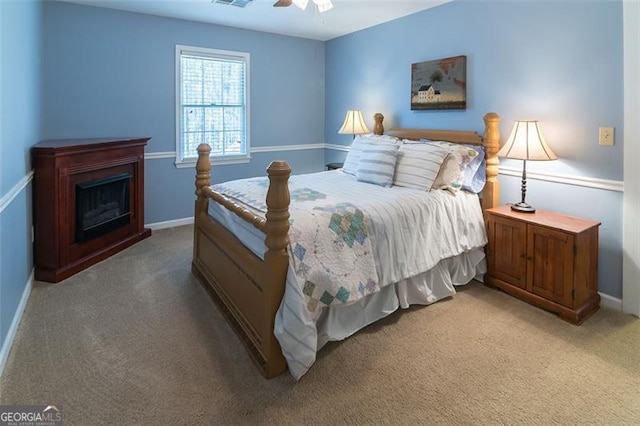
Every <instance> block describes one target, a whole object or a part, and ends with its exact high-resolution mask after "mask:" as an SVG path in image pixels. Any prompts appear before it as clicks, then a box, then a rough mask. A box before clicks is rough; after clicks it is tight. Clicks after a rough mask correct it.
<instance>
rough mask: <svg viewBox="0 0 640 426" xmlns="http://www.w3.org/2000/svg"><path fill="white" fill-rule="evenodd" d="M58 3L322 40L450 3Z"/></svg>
mask: <svg viewBox="0 0 640 426" xmlns="http://www.w3.org/2000/svg"><path fill="white" fill-rule="evenodd" d="M0 1H2V0H0ZM62 1H66V2H69V3H78V4H85V5H90V6H98V7H106V8H111V9H119V10H126V11H131V12H138V13H145V14H149V15H157V16H166V17H171V18H179V19H186V20H189V21H197V22H206V23H212V24H219V25H226V26H231V27H239V28H246V29H251V30H258V31H266V32H270V33H276V34H283V35H288V36H294V37H304V38H310V39H314V40H321V41H326V40H331V39H332V38H336V37H340V36H342V35H345V34H349V33H352V32H355V31H358V30H361V29H364V28H368V27H372V26H374V25H378V24H381V23H383V22H387V21H391V20H394V19H397V18H400V17H402V16H406V15H410V14H412V13H416V12H419V11H421V10H425V9H429V8H431V7H435V6H438V5H440V4H443V3H448V2H449V1H453V0H395V1H394V0H392V1H376V0H332V1H333V5H334V7H333V9H331V10H329V11H328V12H325V13H319V12H318V11H317V9H316V7H315V5H314V4H313V3H312V2H309V6H308V7H307V9H306V10H300V9H299V8H297V7H296V6H290V7H273V3H275V1H276V0H254V2H253V3H252V4H250V5H248V6H247V7H244V8H240V7H236V6H228V5H223V4H219V3H212V2H211V0H62Z"/></svg>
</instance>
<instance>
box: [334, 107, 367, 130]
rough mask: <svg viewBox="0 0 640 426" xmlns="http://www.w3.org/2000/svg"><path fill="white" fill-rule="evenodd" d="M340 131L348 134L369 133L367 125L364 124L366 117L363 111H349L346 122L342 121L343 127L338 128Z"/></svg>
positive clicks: (345, 118)
mask: <svg viewBox="0 0 640 426" xmlns="http://www.w3.org/2000/svg"><path fill="white" fill-rule="evenodd" d="M338 133H342V134H346V135H360V134H363V133H369V129H367V125H366V124H364V118H362V111H358V110H355V109H350V110H349V111H347V115H346V116H345V117H344V123H342V127H340V130H338Z"/></svg>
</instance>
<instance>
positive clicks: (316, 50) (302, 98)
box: [43, 2, 325, 223]
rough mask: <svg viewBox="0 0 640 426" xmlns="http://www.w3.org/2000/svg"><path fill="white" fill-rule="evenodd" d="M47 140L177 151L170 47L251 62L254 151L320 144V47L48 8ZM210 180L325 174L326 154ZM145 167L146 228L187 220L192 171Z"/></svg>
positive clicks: (164, 162) (168, 165) (264, 160)
mask: <svg viewBox="0 0 640 426" xmlns="http://www.w3.org/2000/svg"><path fill="white" fill-rule="evenodd" d="M44 11H45V15H44V34H45V38H44V78H43V84H44V91H43V93H44V104H43V134H44V137H45V138H47V139H52V138H81V137H101V136H105V137H109V136H123V135H125V136H131V135H133V136H137V135H145V136H151V137H152V139H151V140H150V141H149V144H148V145H147V149H146V152H147V153H153V152H169V151H175V81H176V80H175V46H176V44H181V45H189V46H199V47H207V48H214V49H224V50H237V51H242V52H249V53H250V55H251V81H250V96H251V98H250V102H251V115H250V119H251V122H250V129H251V135H250V138H251V139H250V143H251V147H252V148H256V147H268V146H274V145H292V144H293V145H298V144H312V143H322V142H324V92H325V88H324V61H325V58H324V43H322V42H319V41H312V40H306V39H301V38H293V37H286V36H279V35H274V34H267V33H261V32H255V31H247V30H242V29H237V28H230V27H224V26H217V25H208V24H200V23H195V22H189V21H182V20H177V19H167V18H161V17H156V16H149V15H142V14H136V13H129V12H122V11H115V10H109V9H101V8H95V7H89V6H80V5H75V4H70V3H59V2H47V3H45V5H44ZM253 157H254V158H253V160H252V161H251V163H249V164H237V165H227V166H220V167H218V168H216V169H214V172H213V179H214V181H217V182H220V181H224V180H228V179H234V178H240V177H247V176H257V175H263V174H264V173H265V169H266V167H267V165H268V163H269V161H270V160H273V159H274V157H278V158H281V159H285V160H287V161H290V164H291V166H292V168H293V169H294V172H295V173H303V172H311V171H319V170H322V166H323V163H324V152H323V150H322V149H316V150H305V151H281V152H278V153H275V154H274V153H272V152H271V153H255V154H253ZM174 161H175V160H174V159H168V158H165V159H155V160H147V161H146V163H145V167H146V173H145V198H146V200H145V201H146V202H145V223H155V222H160V221H165V220H172V219H179V218H186V217H190V216H192V215H193V189H194V180H195V171H194V170H193V169H176V168H175V166H174V164H173V162H174Z"/></svg>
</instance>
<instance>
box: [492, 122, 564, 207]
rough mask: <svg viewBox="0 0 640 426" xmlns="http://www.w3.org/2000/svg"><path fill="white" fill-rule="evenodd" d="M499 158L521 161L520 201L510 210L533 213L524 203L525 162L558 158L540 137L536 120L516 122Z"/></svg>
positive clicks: (525, 188)
mask: <svg viewBox="0 0 640 426" xmlns="http://www.w3.org/2000/svg"><path fill="white" fill-rule="evenodd" d="M498 156H499V157H504V158H511V159H514V160H522V201H520V202H519V203H515V204H512V205H511V210H515V211H519V212H525V213H533V212H535V211H536V209H535V208H533V207H532V206H530V205H529V204H527V203H526V201H525V195H526V192H527V160H531V161H547V160H555V159H557V158H558V157H557V156H556V155H555V154H554V153H553V151H551V149H550V148H549V145H547V142H546V141H545V139H544V136H543V135H542V131H541V130H540V123H539V122H538V121H537V120H518V121H516V122H515V124H514V125H513V129H512V130H511V134H510V135H509V137H508V138H507V141H506V142H505V144H504V145H503V146H502V148H500V151H498Z"/></svg>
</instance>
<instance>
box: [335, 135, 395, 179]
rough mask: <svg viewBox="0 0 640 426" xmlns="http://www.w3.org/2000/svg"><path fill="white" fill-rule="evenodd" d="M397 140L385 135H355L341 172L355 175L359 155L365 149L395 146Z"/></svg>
mask: <svg viewBox="0 0 640 426" xmlns="http://www.w3.org/2000/svg"><path fill="white" fill-rule="evenodd" d="M398 142H399V140H398V139H397V138H395V137H393V136H386V135H357V136H356V137H355V139H354V140H353V143H352V144H351V148H350V149H349V152H348V153H347V157H346V158H345V159H344V164H343V165H342V171H343V172H345V173H349V174H350V175H355V174H356V172H357V171H358V163H359V162H360V155H361V154H362V150H363V149H364V148H365V147H368V146H372V145H380V144H383V145H397V144H398Z"/></svg>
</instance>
